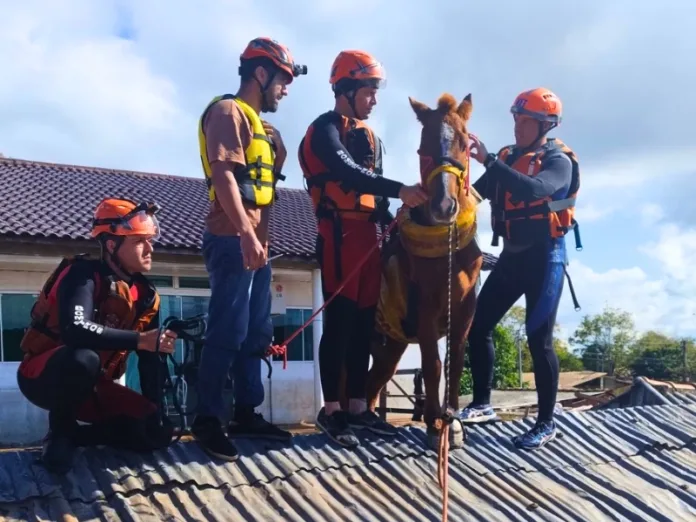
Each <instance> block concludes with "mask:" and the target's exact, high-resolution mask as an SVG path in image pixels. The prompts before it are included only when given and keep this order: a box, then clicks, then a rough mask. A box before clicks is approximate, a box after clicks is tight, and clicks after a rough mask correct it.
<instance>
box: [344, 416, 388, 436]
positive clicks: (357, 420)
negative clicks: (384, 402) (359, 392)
mask: <svg viewBox="0 0 696 522" xmlns="http://www.w3.org/2000/svg"><path fill="white" fill-rule="evenodd" d="M348 423H349V424H350V427H351V428H353V429H354V430H370V431H371V432H372V433H376V434H377V435H385V436H388V437H393V436H394V435H396V434H398V433H399V430H398V428H396V427H395V426H392V425H391V424H389V423H388V422H386V421H383V420H382V419H380V417H379V415H377V414H376V413H375V412H374V411H370V410H365V411H364V412H362V413H359V414H358V415H355V414H352V413H349V414H348Z"/></svg>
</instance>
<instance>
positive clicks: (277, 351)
mask: <svg viewBox="0 0 696 522" xmlns="http://www.w3.org/2000/svg"><path fill="white" fill-rule="evenodd" d="M402 211H403V207H402V208H400V209H399V210H398V212H397V216H398V215H399V214H400V213H401V212H402ZM396 223H397V220H396V218H394V220H393V221H392V222H391V223H389V226H388V227H387V229H386V230H385V231H384V233H383V234H382V235H381V236H380V237H379V238H378V239H377V241H376V242H375V244H374V246H373V247H372V248H370V250H368V251H367V252H365V255H364V256H363V257H362V259H360V262H359V263H358V264H357V265H355V267H354V268H353V270H352V271H351V272H350V274H348V276H347V277H346V278H344V279H343V283H341V286H339V287H338V288H337V289H336V291H335V292H334V293H333V294H331V297H329V298H328V299H327V300H326V301H324V304H323V305H321V306H320V307H319V310H317V311H316V312H314V313H313V314H312V315H311V317H310V318H309V319H307V321H305V323H304V324H303V325H302V326H300V327H299V328H298V329H297V330H295V331H294V332H293V333H292V335H290V337H288V338H287V339H285V341H284V342H283V344H280V345H278V344H274V345H272V346H269V347H268V350H266V356H267V357H271V356H281V355H282V356H283V370H285V369H286V368H287V366H288V345H289V344H290V343H291V342H292V341H293V340H294V339H295V337H297V336H298V335H300V334H301V333H302V331H303V330H304V329H305V328H307V327H308V326H309V325H310V324H312V321H314V319H315V318H316V317H317V316H318V315H319V314H320V313H322V312H323V311H324V309H325V308H326V307H327V306H328V304H329V303H330V302H331V301H333V300H334V298H335V297H336V296H337V295H338V294H340V293H341V290H343V288H344V287H345V286H346V285H347V284H348V282H349V281H350V280H351V279H352V278H353V277H355V275H356V274H357V273H358V270H360V268H361V267H362V266H363V265H364V264H365V263H367V260H368V258H369V257H370V255H372V252H374V251H375V249H376V248H377V247H379V245H380V243H381V242H382V241H384V238H385V237H387V235H388V234H389V232H391V231H392V230H393V229H394V227H395V226H396Z"/></svg>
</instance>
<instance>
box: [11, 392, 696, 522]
mask: <svg viewBox="0 0 696 522" xmlns="http://www.w3.org/2000/svg"><path fill="white" fill-rule="evenodd" d="M532 422H533V419H527V420H525V421H514V422H505V423H498V424H492V425H489V426H480V427H476V428H472V429H470V430H469V438H468V441H467V443H466V445H465V447H464V448H463V449H457V450H452V451H451V452H450V464H449V473H450V474H449V488H450V489H449V519H450V520H452V521H455V520H457V521H459V520H481V521H482V520H490V521H496V522H500V521H506V520H529V521H536V520H567V521H587V520H591V521H593V522H597V521H603V520H652V521H667V520H669V521H677V520H693V519H694V516H695V514H696V471H695V470H696V451H695V449H696V446H695V444H696V405H691V406H688V405H667V406H652V407H638V408H628V409H623V410H610V411H590V412H585V413H565V414H563V415H560V416H558V417H557V422H558V425H559V429H560V431H561V432H562V433H563V437H562V438H559V439H557V440H555V441H553V442H551V443H549V444H548V445H547V446H546V447H544V448H542V449H541V450H538V451H535V452H520V451H517V450H515V449H513V447H512V445H511V443H510V437H511V436H513V435H515V434H519V433H522V432H523V430H525V429H528V428H529V427H530V426H531V425H532ZM424 444H425V441H424V432H423V430H422V429H421V428H414V427H409V428H401V429H400V434H399V435H398V436H397V438H396V439H393V440H390V441H383V440H379V439H376V438H373V437H371V436H366V437H365V438H363V444H362V445H361V446H360V447H358V448H356V449H355V450H345V449H337V447H336V446H334V445H332V444H330V443H328V442H327V440H326V439H325V438H324V437H323V436H321V435H304V436H296V437H295V440H294V442H293V443H292V445H287V446H286V445H283V444H280V443H261V442H254V441H249V440H247V441H240V442H239V449H240V453H241V456H240V458H239V460H238V461H237V462H235V463H231V464H226V463H225V464H220V463H217V462H213V461H211V459H210V458H209V457H208V456H206V455H205V454H204V453H203V452H202V451H201V450H200V449H199V447H198V446H197V445H196V443H194V442H187V443H179V444H177V445H175V446H173V447H172V448H170V449H169V450H168V451H164V452H157V453H155V454H154V455H147V456H141V455H136V454H132V453H127V452H121V453H117V452H114V451H111V450H106V449H102V450H98V449H89V450H86V451H84V452H83V453H81V454H80V455H79V457H78V458H77V460H76V465H75V468H74V469H73V471H71V472H70V473H69V474H68V475H66V476H65V477H63V478H57V477H53V476H52V475H49V474H47V473H46V472H45V470H44V469H43V468H42V467H41V466H40V465H38V464H37V463H35V458H36V456H37V455H36V453H35V452H27V451H10V452H4V453H0V516H4V517H7V518H9V519H10V520H18V519H21V520H26V519H31V520H33V519H39V520H72V518H69V517H64V516H65V515H66V514H72V515H73V516H74V517H75V518H76V519H77V520H81V521H83V520H85V521H86V520H132V521H139V520H142V521H160V520H220V521H223V520H247V521H253V520H259V521H269V520H293V521H301V520H351V521H352V520H356V521H357V520H360V521H390V522H391V521H394V520H408V521H411V520H414V521H415V520H417V521H421V520H432V521H439V520H440V516H441V515H440V513H441V491H440V489H439V488H438V486H437V478H436V477H437V475H436V469H437V459H436V454H435V453H434V452H433V451H430V450H428V449H426V448H425V445H424ZM63 517H64V518H63Z"/></svg>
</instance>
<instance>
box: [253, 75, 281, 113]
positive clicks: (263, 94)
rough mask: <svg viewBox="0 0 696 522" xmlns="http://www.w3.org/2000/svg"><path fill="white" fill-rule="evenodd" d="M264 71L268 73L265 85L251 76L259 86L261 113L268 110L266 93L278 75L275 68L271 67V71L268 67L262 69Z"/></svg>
mask: <svg viewBox="0 0 696 522" xmlns="http://www.w3.org/2000/svg"><path fill="white" fill-rule="evenodd" d="M264 69H265V71H266V72H267V73H268V79H267V80H266V82H265V83H261V80H259V79H258V78H257V77H256V75H254V76H253V78H254V80H255V81H256V83H258V84H259V89H260V90H261V112H264V110H265V109H267V108H268V106H267V102H266V91H268V89H269V87H270V86H271V84H272V83H273V80H275V77H276V74H278V71H277V70H276V68H275V67H273V68H272V70H270V69H271V68H269V67H264Z"/></svg>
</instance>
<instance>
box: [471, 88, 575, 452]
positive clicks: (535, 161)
mask: <svg viewBox="0 0 696 522" xmlns="http://www.w3.org/2000/svg"><path fill="white" fill-rule="evenodd" d="M510 112H511V113H512V115H513V117H514V121H515V144H514V145H510V146H507V147H503V148H502V149H501V150H500V151H499V152H498V154H497V155H496V154H489V153H488V150H487V149H486V146H485V145H484V144H483V143H482V142H481V141H480V140H479V139H478V138H476V136H473V135H472V136H471V147H472V154H471V157H472V158H474V159H476V160H477V161H479V162H480V163H482V164H483V165H484V166H485V167H486V171H485V172H484V174H483V175H482V176H481V177H480V178H479V179H478V180H477V181H476V183H474V188H475V189H476V190H477V191H478V193H479V194H480V195H481V196H482V197H483V198H485V199H489V200H490V202H491V220H492V227H493V234H494V240H493V244H494V245H496V244H497V239H498V237H500V236H502V238H503V251H502V253H501V254H500V257H499V259H498V262H497V263H496V266H495V268H494V269H493V271H492V272H491V274H490V275H489V276H488V278H487V279H486V282H485V283H484V285H483V287H482V288H481V292H480V293H479V296H478V301H477V306H476V314H475V316H474V321H473V324H472V326H471V330H470V332H469V360H470V362H471V374H472V378H473V381H474V390H473V391H474V397H473V401H472V403H471V404H470V405H469V406H467V407H466V408H464V409H463V410H462V411H461V412H460V418H461V420H462V421H463V422H465V423H474V422H484V421H490V420H493V419H495V418H496V413H495V411H494V410H493V407H492V406H491V403H490V402H491V388H492V385H493V365H494V357H495V352H494V346H493V330H494V328H495V326H496V324H498V322H499V321H500V320H501V319H502V318H503V316H504V315H505V314H506V313H507V312H508V310H509V309H510V308H511V307H512V305H514V304H515V303H516V302H517V300H518V299H519V298H520V297H521V296H522V295H524V296H525V301H526V307H527V315H526V333H527V339H528V343H529V350H530V352H531V354H532V360H533V362H534V377H535V382H536V386H537V395H538V401H539V413H538V415H537V420H536V424H535V426H534V427H533V428H532V429H531V430H530V431H528V432H527V433H525V434H523V435H522V436H519V437H516V438H515V439H514V443H515V444H516V445H517V447H518V448H520V449H525V450H533V449H537V448H540V447H542V446H544V445H545V444H546V443H548V442H549V441H551V440H553V439H554V438H555V436H556V425H555V423H554V421H553V412H554V405H555V403H556V391H557V388H558V358H557V356H556V352H555V351H554V346H553V329H554V325H555V323H556V312H557V310H558V303H559V301H560V299H561V293H562V291H563V276H564V274H565V267H566V264H567V254H566V242H565V235H566V234H567V233H568V232H569V231H570V230H574V231H575V233H576V235H575V238H576V246H578V247H579V246H580V245H579V235H578V232H577V230H578V229H577V223H576V221H575V199H576V195H577V193H578V189H579V187H580V169H579V166H578V160H577V158H576V156H575V153H574V152H573V151H572V150H571V149H570V147H568V146H567V145H566V144H564V143H563V142H562V141H560V140H559V139H557V138H548V137H547V133H548V132H549V131H550V130H551V129H553V128H555V127H557V126H558V125H559V124H560V123H561V116H562V104H561V100H560V99H559V98H558V96H556V95H555V94H554V93H553V92H551V91H549V90H548V89H543V88H538V89H532V90H529V91H525V92H523V93H521V94H520V95H519V96H517V98H516V99H515V101H514V103H513V104H512V107H511V108H510ZM569 282H570V279H569ZM570 290H571V293H573V287H572V285H570ZM573 297H574V295H573ZM577 307H578V305H577V301H576V308H577Z"/></svg>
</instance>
